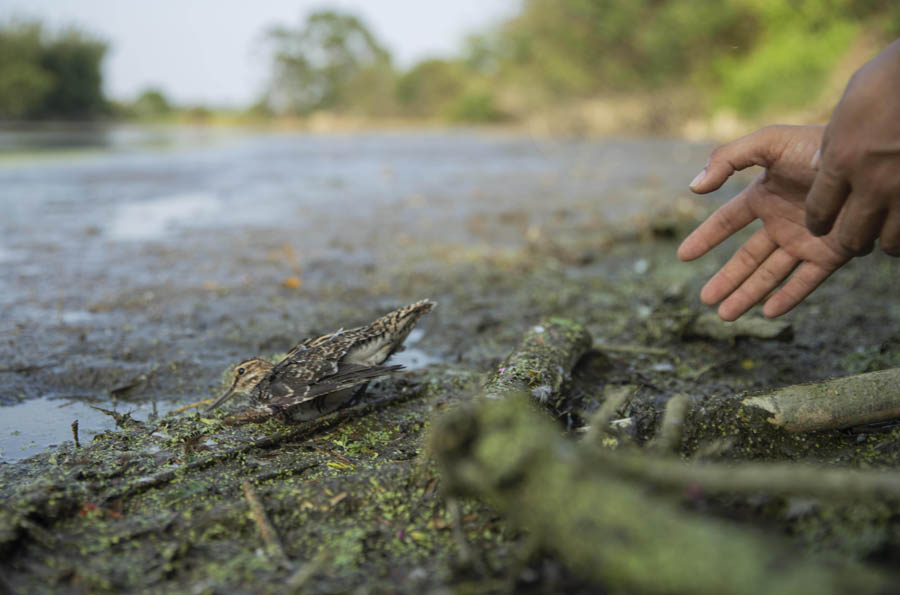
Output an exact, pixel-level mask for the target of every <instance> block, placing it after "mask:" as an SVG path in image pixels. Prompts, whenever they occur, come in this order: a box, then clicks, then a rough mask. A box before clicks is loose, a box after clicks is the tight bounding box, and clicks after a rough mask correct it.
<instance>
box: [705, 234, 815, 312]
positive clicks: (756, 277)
mask: <svg viewBox="0 0 900 595" xmlns="http://www.w3.org/2000/svg"><path fill="white" fill-rule="evenodd" d="M798 262H800V261H799V259H798V258H796V257H795V256H792V255H791V254H789V253H788V252H786V251H785V250H780V249H776V250H775V251H773V252H772V253H771V254H770V255H769V257H768V258H766V259H765V260H764V261H763V262H761V263H760V264H759V266H758V267H756V270H754V271H753V272H752V274H751V275H750V276H749V277H748V278H747V280H746V281H744V282H743V283H742V284H741V286H740V287H738V288H737V289H736V290H734V292H732V293H731V295H729V296H728V297H727V298H726V299H725V301H723V302H722V304H721V305H720V306H719V317H720V318H722V320H729V321H730V320H736V319H737V318H739V317H740V316H741V315H742V314H744V312H746V311H747V310H749V309H750V308H752V307H753V306H755V305H756V304H758V303H759V302H761V301H763V299H765V297H766V296H767V295H768V294H769V293H770V292H771V291H772V290H773V289H775V288H776V287H778V286H779V285H780V284H781V282H782V281H784V280H785V279H786V278H787V277H788V275H790V274H791V271H793V270H794V268H795V267H796V266H797V263H798Z"/></svg>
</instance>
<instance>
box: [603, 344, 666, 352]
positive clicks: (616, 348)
mask: <svg viewBox="0 0 900 595" xmlns="http://www.w3.org/2000/svg"><path fill="white" fill-rule="evenodd" d="M594 349H596V350H598V351H609V352H610V353H633V354H647V355H669V350H668V349H663V348H661V347H646V346H644V345H614V344H611V343H594Z"/></svg>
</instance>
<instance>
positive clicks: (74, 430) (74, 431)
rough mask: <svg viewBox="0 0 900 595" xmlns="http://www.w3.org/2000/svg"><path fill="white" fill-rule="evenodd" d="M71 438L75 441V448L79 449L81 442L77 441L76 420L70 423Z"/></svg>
mask: <svg viewBox="0 0 900 595" xmlns="http://www.w3.org/2000/svg"><path fill="white" fill-rule="evenodd" d="M72 438H74V439H75V448H81V442H80V441H79V440H78V420H77V419H76V420H75V421H73V422H72Z"/></svg>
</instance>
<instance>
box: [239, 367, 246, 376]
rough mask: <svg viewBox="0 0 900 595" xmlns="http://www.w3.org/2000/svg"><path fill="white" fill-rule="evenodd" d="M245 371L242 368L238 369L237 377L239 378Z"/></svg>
mask: <svg viewBox="0 0 900 595" xmlns="http://www.w3.org/2000/svg"><path fill="white" fill-rule="evenodd" d="M245 371H246V370H244V368H238V376H240V375H241V374H243V373H244V372H245Z"/></svg>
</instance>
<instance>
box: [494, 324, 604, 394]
mask: <svg viewBox="0 0 900 595" xmlns="http://www.w3.org/2000/svg"><path fill="white" fill-rule="evenodd" d="M590 348H591V335H590V334H589V333H588V332H587V331H586V330H585V329H584V327H583V326H581V325H580V324H577V323H574V322H571V321H569V320H565V319H563V318H550V319H548V320H544V321H542V322H541V323H540V324H538V325H535V326H533V327H531V328H530V329H529V330H528V331H527V332H526V333H525V335H524V336H523V337H522V341H521V342H520V343H519V346H518V347H516V349H515V350H513V352H512V353H510V354H509V357H507V358H506V360H505V361H504V362H503V363H502V364H501V365H500V368H499V369H498V370H497V372H496V373H495V374H494V375H493V376H492V377H491V378H490V379H489V380H488V382H487V384H486V385H485V386H484V390H483V395H484V396H485V397H486V398H489V399H492V398H502V397H503V395H505V394H509V393H523V392H524V393H527V394H529V395H531V397H532V398H533V399H535V400H536V401H537V402H539V403H541V404H551V403H553V402H555V400H556V399H557V398H558V397H559V395H560V390H561V389H562V387H563V384H564V383H565V382H566V380H568V379H569V375H570V373H571V371H572V368H573V367H575V364H576V363H577V362H578V360H579V359H581V356H582V355H584V354H585V353H586V352H587V351H588V350H589V349H590Z"/></svg>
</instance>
